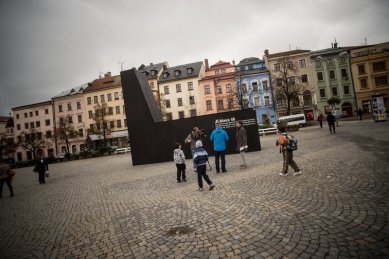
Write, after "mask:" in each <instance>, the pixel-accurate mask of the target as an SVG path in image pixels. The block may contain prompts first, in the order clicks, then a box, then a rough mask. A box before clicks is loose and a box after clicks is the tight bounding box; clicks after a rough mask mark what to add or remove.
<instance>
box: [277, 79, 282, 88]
mask: <svg viewBox="0 0 389 259" xmlns="http://www.w3.org/2000/svg"><path fill="white" fill-rule="evenodd" d="M276 85H277V86H282V78H276Z"/></svg>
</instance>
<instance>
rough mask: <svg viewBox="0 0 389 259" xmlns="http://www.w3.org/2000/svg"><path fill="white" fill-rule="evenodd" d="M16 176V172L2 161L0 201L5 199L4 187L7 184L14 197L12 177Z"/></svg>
mask: <svg viewBox="0 0 389 259" xmlns="http://www.w3.org/2000/svg"><path fill="white" fill-rule="evenodd" d="M14 175H15V171H14V170H12V169H11V167H10V166H9V165H7V164H5V161H4V160H2V159H0V199H1V198H2V197H3V185H4V183H6V184H7V186H8V188H9V192H10V193H11V197H13V196H14V191H13V188H12V184H11V181H12V177H13V176H14Z"/></svg>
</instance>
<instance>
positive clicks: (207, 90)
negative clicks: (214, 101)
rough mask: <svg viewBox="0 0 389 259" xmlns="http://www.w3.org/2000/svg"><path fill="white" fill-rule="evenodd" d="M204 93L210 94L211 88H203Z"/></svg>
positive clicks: (207, 86)
mask: <svg viewBox="0 0 389 259" xmlns="http://www.w3.org/2000/svg"><path fill="white" fill-rule="evenodd" d="M204 93H205V94H210V93H211V87H209V85H206V86H204Z"/></svg>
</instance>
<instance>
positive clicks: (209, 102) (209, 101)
mask: <svg viewBox="0 0 389 259" xmlns="http://www.w3.org/2000/svg"><path fill="white" fill-rule="evenodd" d="M205 104H206V106H207V111H210V110H212V101H211V100H208V101H206V102H205Z"/></svg>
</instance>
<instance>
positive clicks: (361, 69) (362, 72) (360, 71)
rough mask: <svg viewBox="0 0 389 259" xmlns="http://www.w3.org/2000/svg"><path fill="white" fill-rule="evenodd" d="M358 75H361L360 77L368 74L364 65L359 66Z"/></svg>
mask: <svg viewBox="0 0 389 259" xmlns="http://www.w3.org/2000/svg"><path fill="white" fill-rule="evenodd" d="M358 73H359V74H360V75H361V74H365V73H366V71H365V65H364V64H362V65H358Z"/></svg>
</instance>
